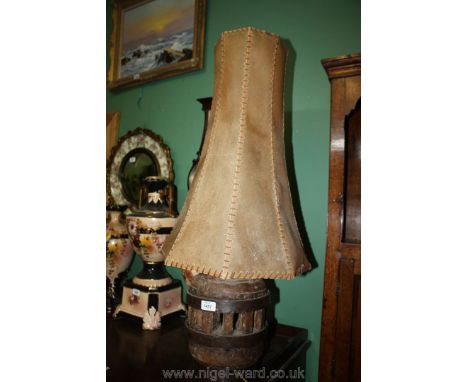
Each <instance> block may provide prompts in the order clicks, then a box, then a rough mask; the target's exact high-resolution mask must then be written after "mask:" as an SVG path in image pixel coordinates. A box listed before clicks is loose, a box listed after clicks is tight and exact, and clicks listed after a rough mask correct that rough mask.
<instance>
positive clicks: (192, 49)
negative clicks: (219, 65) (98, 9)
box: [107, 0, 206, 90]
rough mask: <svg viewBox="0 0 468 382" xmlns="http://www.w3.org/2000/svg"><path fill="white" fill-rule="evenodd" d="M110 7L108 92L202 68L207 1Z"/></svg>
mask: <svg viewBox="0 0 468 382" xmlns="http://www.w3.org/2000/svg"><path fill="white" fill-rule="evenodd" d="M112 6H113V9H112V35H111V41H110V65H109V70H108V72H107V88H108V89H109V90H115V89H122V88H127V87H131V86H136V85H141V84H143V83H146V82H149V81H154V80H158V79H162V78H168V77H173V76H177V75H180V74H183V73H187V72H191V71H194V70H199V69H201V68H203V56H204V45H205V44H204V41H205V13H206V0H114V2H113V5H112ZM192 17H193V19H192Z"/></svg>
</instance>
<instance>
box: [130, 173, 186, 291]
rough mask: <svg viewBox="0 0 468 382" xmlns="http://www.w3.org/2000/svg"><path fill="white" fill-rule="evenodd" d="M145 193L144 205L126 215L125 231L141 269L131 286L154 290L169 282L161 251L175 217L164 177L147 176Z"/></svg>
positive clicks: (170, 280)
mask: <svg viewBox="0 0 468 382" xmlns="http://www.w3.org/2000/svg"><path fill="white" fill-rule="evenodd" d="M144 183H145V186H146V188H147V190H148V197H147V202H146V204H145V205H144V206H143V207H142V208H141V209H139V210H137V211H136V212H134V213H132V214H129V215H128V216H127V230H128V233H129V236H130V238H131V240H132V244H133V248H134V250H135V252H136V253H137V254H138V255H139V256H140V257H141V259H142V260H143V270H142V271H141V272H140V273H139V274H138V275H137V276H135V277H134V278H133V282H134V283H135V284H138V285H141V286H145V287H150V288H158V287H161V286H165V285H169V284H171V283H172V279H171V277H170V276H169V274H168V273H167V272H166V270H165V268H164V264H163V263H164V257H163V255H162V252H161V249H162V246H163V244H164V241H165V240H166V237H167V236H168V235H169V233H170V232H171V231H172V228H173V227H174V225H175V223H176V221H177V218H176V216H175V215H174V214H173V213H171V210H170V208H169V205H168V202H167V195H166V190H167V187H166V186H167V185H168V181H167V180H166V179H165V178H161V177H157V176H149V177H146V178H145V180H144Z"/></svg>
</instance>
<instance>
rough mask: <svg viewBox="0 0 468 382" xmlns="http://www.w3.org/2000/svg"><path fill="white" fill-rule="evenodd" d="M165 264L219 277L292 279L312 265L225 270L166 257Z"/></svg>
mask: <svg viewBox="0 0 468 382" xmlns="http://www.w3.org/2000/svg"><path fill="white" fill-rule="evenodd" d="M165 264H166V265H167V266H170V267H176V268H179V269H183V270H186V271H194V272H198V273H203V274H205V275H209V276H213V277H218V278H220V279H285V280H291V279H293V278H294V277H296V276H298V275H300V274H302V273H304V272H306V271H308V270H310V268H311V267H310V266H307V267H306V266H305V265H301V266H300V267H297V268H296V269H295V271H294V272H269V271H268V270H266V271H264V272H251V271H225V270H223V269H216V268H211V267H207V266H203V265H195V264H189V263H185V262H180V261H177V260H174V259H166V261H165Z"/></svg>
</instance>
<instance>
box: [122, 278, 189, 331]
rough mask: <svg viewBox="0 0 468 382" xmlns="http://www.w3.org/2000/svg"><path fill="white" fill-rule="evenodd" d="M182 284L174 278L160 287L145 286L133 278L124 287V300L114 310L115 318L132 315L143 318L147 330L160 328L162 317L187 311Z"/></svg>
mask: <svg viewBox="0 0 468 382" xmlns="http://www.w3.org/2000/svg"><path fill="white" fill-rule="evenodd" d="M181 295H182V286H181V283H180V281H179V280H172V282H171V283H170V284H168V285H164V286H160V287H150V286H143V285H140V284H137V283H135V282H134V281H133V280H131V281H127V282H126V283H125V285H124V287H123V293H122V302H121V303H120V305H118V306H117V308H116V309H115V312H114V315H113V316H114V318H118V317H125V316H127V315H128V316H131V317H133V318H137V319H141V322H142V328H143V329H145V330H155V329H159V328H160V326H161V318H162V317H164V316H167V315H169V314H172V313H176V312H179V311H185V307H184V305H183V304H182V301H181Z"/></svg>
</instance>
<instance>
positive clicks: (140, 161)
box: [107, 128, 174, 207]
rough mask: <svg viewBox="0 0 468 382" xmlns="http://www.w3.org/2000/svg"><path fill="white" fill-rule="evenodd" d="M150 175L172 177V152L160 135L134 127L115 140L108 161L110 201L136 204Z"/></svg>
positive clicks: (121, 203) (171, 178)
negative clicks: (144, 180) (144, 182)
mask: <svg viewBox="0 0 468 382" xmlns="http://www.w3.org/2000/svg"><path fill="white" fill-rule="evenodd" d="M151 175H156V176H162V177H164V178H167V179H168V180H169V181H170V182H172V181H173V180H174V172H173V168H172V158H171V153H170V150H169V147H167V146H166V144H165V143H164V142H163V140H162V138H161V137H160V136H159V135H157V134H154V133H153V132H152V131H151V130H148V129H142V128H137V129H135V130H132V131H130V132H128V133H127V134H125V135H124V136H123V137H121V138H120V139H119V140H118V142H117V144H116V145H115V146H114V147H113V149H112V152H111V154H110V157H109V160H108V161H107V192H108V195H109V199H110V200H109V203H111V204H118V205H129V206H131V207H135V206H138V205H139V202H140V200H141V199H142V190H143V179H144V178H145V177H147V176H151Z"/></svg>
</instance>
